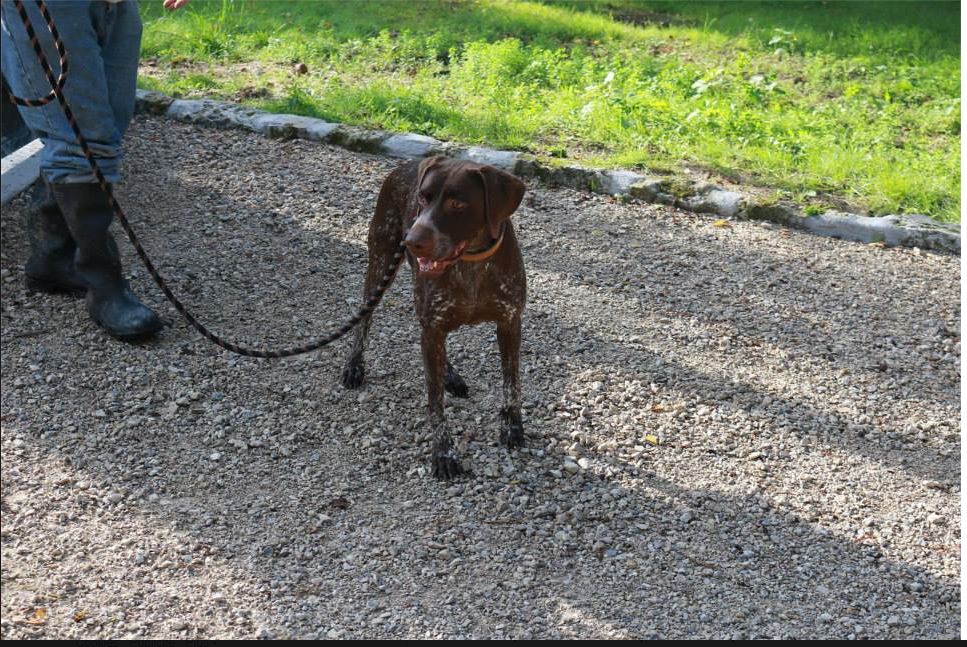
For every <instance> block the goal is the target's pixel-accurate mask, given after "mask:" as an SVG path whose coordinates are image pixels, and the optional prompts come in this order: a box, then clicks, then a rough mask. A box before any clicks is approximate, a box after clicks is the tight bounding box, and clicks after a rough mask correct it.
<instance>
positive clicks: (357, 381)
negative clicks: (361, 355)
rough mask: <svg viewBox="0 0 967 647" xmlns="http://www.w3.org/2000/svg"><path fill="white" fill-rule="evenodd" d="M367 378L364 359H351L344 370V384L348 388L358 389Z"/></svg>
mask: <svg viewBox="0 0 967 647" xmlns="http://www.w3.org/2000/svg"><path fill="white" fill-rule="evenodd" d="M365 379H366V367H365V366H364V365H363V362H362V360H353V359H351V360H349V361H348V362H346V367H345V368H344V369H343V370H342V385H343V386H344V387H346V388H347V389H358V388H359V387H361V386H362V385H363V381H365Z"/></svg>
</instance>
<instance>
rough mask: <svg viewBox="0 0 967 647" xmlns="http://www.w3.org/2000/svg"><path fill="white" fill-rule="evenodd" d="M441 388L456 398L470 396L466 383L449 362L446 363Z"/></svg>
mask: <svg viewBox="0 0 967 647" xmlns="http://www.w3.org/2000/svg"><path fill="white" fill-rule="evenodd" d="M443 388H445V389H446V390H447V393H449V394H450V395H452V396H454V397H456V398H469V397H470V389H468V388H467V383H466V382H464V381H463V378H462V377H460V374H459V373H457V371H456V369H454V368H453V367H452V366H451V365H450V364H447V372H446V375H444V376H443Z"/></svg>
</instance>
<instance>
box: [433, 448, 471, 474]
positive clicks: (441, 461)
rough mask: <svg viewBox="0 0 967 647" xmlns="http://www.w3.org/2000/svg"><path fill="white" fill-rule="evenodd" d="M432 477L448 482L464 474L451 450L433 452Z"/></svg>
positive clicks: (458, 460) (454, 453) (461, 466)
mask: <svg viewBox="0 0 967 647" xmlns="http://www.w3.org/2000/svg"><path fill="white" fill-rule="evenodd" d="M432 460H433V476H434V478H438V479H440V480H442V481H449V480H451V479H455V478H457V477H458V476H460V475H462V474H464V473H465V470H464V469H463V465H461V464H460V459H459V458H458V457H457V454H456V452H454V451H453V448H452V447H451V448H448V449H446V450H442V451H436V450H435V451H434V452H433V459H432Z"/></svg>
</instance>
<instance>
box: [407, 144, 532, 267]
mask: <svg viewBox="0 0 967 647" xmlns="http://www.w3.org/2000/svg"><path fill="white" fill-rule="evenodd" d="M417 178H418V179H417V201H418V202H419V209H420V211H419V214H418V216H417V218H416V221H415V222H414V223H413V226H412V227H411V228H410V231H409V232H408V233H407V235H406V239H405V240H404V242H405V243H406V246H407V248H409V250H410V252H412V254H413V255H414V256H415V257H416V258H417V260H418V261H419V265H420V274H421V275H425V276H439V275H440V274H442V273H443V271H444V270H446V269H447V268H448V267H449V266H450V265H453V264H454V263H456V262H457V261H458V260H459V259H460V255H461V254H462V253H463V252H464V251H465V250H466V249H467V246H468V245H469V244H470V243H471V242H472V241H474V240H480V239H482V238H483V239H485V240H496V239H497V238H498V237H499V236H500V233H501V229H502V227H503V223H504V221H505V220H507V219H508V218H509V217H510V215H511V214H512V213H514V211H516V210H517V207H518V206H519V205H520V201H521V199H522V198H523V197H524V183H523V182H521V181H520V180H519V179H517V178H516V177H514V176H513V175H511V174H510V173H507V172H505V171H501V170H500V169H497V168H494V167H493V166H483V165H480V164H475V163H473V162H467V161H462V160H452V159H447V158H445V157H440V156H438V157H431V158H428V159H425V160H423V161H422V162H421V163H420V166H419V171H418V173H417ZM488 237H489V238H488Z"/></svg>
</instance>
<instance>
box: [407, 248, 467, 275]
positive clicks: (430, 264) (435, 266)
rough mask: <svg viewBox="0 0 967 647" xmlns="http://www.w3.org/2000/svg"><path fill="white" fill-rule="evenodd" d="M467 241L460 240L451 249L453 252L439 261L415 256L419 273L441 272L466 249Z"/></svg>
mask: <svg viewBox="0 0 967 647" xmlns="http://www.w3.org/2000/svg"><path fill="white" fill-rule="evenodd" d="M466 247H467V243H466V242H462V243H460V244H459V245H457V247H456V249H454V250H453V254H452V255H451V256H450V257H449V258H444V259H442V260H439V261H435V260H433V259H432V258H428V257H424V256H417V257H416V260H417V261H418V262H419V263H420V274H428V275H430V276H436V275H438V274H440V273H442V272H443V270H445V269H447V268H448V267H450V266H451V265H453V264H454V263H456V262H457V260H458V259H459V258H460V254H462V253H463V250H464V249H466Z"/></svg>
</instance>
